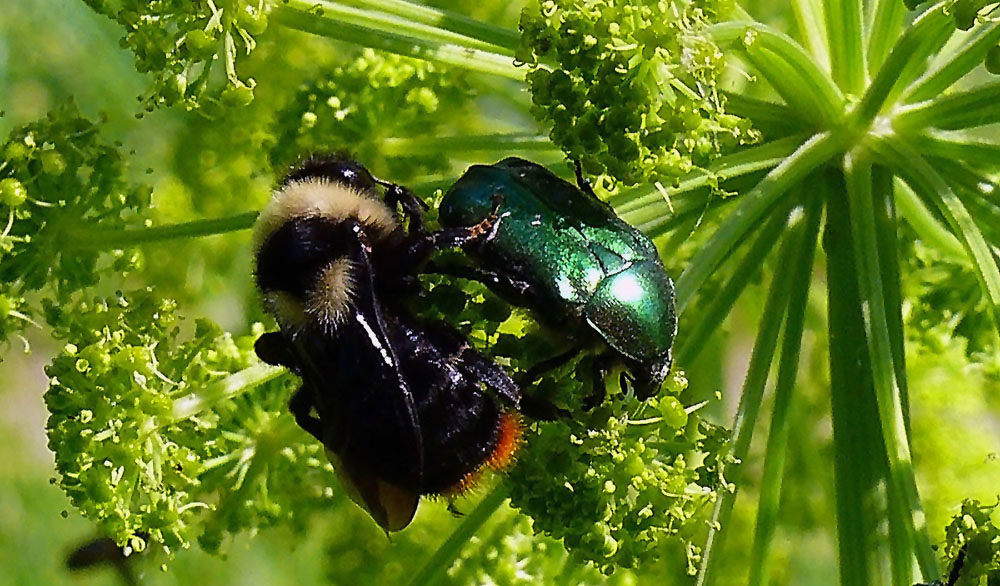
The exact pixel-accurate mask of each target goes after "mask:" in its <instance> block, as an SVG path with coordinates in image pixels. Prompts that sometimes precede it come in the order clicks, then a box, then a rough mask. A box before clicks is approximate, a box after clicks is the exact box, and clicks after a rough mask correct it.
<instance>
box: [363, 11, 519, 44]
mask: <svg viewBox="0 0 1000 586" xmlns="http://www.w3.org/2000/svg"><path fill="white" fill-rule="evenodd" d="M344 4H354V5H357V6H360V7H362V8H369V9H371V10H375V11H379V12H385V13H389V14H392V15H395V16H398V17H400V18H402V19H406V20H410V21H413V22H417V23H420V24H424V25H427V26H430V27H434V28H440V29H444V30H447V31H451V32H454V33H457V34H459V35H461V36H464V37H468V38H471V39H477V40H479V41H482V42H483V43H486V44H488V45H494V46H497V47H501V48H504V49H507V50H508V51H510V52H511V54H513V51H514V50H515V49H517V46H518V44H520V42H521V37H520V35H518V34H517V31H515V30H510V29H506V28H503V27H499V26H495V25H492V24H489V23H486V22H480V21H478V20H476V19H474V18H469V17H468V16H465V15H463V14H456V13H454V12H449V11H447V10H442V9H440V8H432V7H430V6H423V5H421V4H414V3H412V2H407V1H406V0H346V1H345V2H344Z"/></svg>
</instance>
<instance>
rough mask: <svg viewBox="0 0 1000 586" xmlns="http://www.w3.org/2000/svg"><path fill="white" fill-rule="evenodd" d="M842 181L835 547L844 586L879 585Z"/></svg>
mask: <svg viewBox="0 0 1000 586" xmlns="http://www.w3.org/2000/svg"><path fill="white" fill-rule="evenodd" d="M842 182H843V176H842V175H841V174H840V173H837V172H833V171H831V172H829V173H827V174H826V181H824V182H823V183H822V184H821V185H822V186H823V187H822V188H823V189H825V191H827V193H826V194H825V195H826V196H827V208H826V209H827V219H826V229H825V230H824V233H823V248H824V250H825V252H826V266H827V278H826V282H827V292H828V297H827V309H828V313H829V315H828V320H827V321H828V323H829V328H828V331H829V349H830V350H829V352H830V399H831V409H832V421H833V447H834V479H835V482H836V509H837V548H838V557H839V561H840V564H839V567H840V585H841V586H873V585H874V584H876V582H875V580H874V577H875V575H876V570H875V566H876V565H877V564H876V563H875V558H876V557H877V556H876V555H875V550H876V535H877V533H878V530H879V512H878V510H877V506H876V501H877V494H878V490H879V489H878V487H879V483H880V482H881V481H882V476H883V475H882V474H881V472H882V468H883V465H882V463H881V461H880V460H881V458H883V457H884V451H885V450H884V447H883V446H882V445H880V444H881V436H882V434H881V431H880V430H879V425H880V423H879V418H878V409H877V407H876V405H875V404H874V403H875V400H874V392H873V390H872V386H871V367H870V365H869V363H868V353H867V351H866V348H867V346H866V339H865V331H864V319H863V316H862V312H861V300H860V298H859V296H858V284H857V275H858V272H857V266H856V264H855V259H854V252H853V246H852V236H851V220H850V212H849V210H848V202H847V199H846V198H845V197H844V195H843V191H842V188H841V189H837V188H836V187H834V186H835V185H836V184H838V183H839V184H840V185H843V183H842Z"/></svg>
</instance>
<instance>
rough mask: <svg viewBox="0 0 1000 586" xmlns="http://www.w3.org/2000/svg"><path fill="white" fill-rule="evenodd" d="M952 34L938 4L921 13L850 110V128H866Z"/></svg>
mask: <svg viewBox="0 0 1000 586" xmlns="http://www.w3.org/2000/svg"><path fill="white" fill-rule="evenodd" d="M954 31H955V26H954V24H953V23H952V20H951V17H950V16H949V14H948V13H947V12H946V10H945V8H944V3H943V2H940V3H938V4H937V5H935V6H934V7H933V8H930V9H928V10H927V11H926V12H924V13H923V14H922V15H921V16H920V18H918V19H917V20H916V22H914V23H913V25H911V26H910V28H909V29H907V30H906V32H905V33H903V36H902V37H900V38H899V40H898V41H896V44H895V46H894V47H893V49H892V52H891V53H889V57H888V58H886V60H885V63H883V64H882V67H881V68H879V70H878V74H877V75H876V76H875V79H874V80H872V82H871V84H870V85H869V86H868V90H867V91H866V92H865V95H864V97H863V98H862V99H861V102H860V103H859V104H858V106H857V108H856V109H855V111H854V114H853V119H852V125H853V126H854V128H856V129H866V128H868V127H869V126H871V123H872V121H874V120H875V117H876V116H878V114H879V112H881V111H882V109H883V107H884V106H885V105H886V104H892V103H893V102H894V101H895V99H896V97H897V96H898V95H899V94H900V93H901V92H902V91H903V90H904V89H905V88H906V86H907V85H908V84H909V83H910V82H911V81H912V79H913V77H915V76H916V75H919V73H920V71H922V68H923V67H924V64H925V62H926V59H927V58H928V57H929V56H930V55H932V54H933V53H934V51H936V50H937V49H938V48H940V47H941V46H942V45H943V44H944V43H945V42H947V40H948V38H949V37H951V35H952V34H953V33H954Z"/></svg>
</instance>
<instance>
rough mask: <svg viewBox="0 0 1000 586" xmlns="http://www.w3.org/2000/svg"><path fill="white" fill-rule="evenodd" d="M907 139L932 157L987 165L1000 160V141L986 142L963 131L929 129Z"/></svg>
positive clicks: (922, 152)
mask: <svg viewBox="0 0 1000 586" xmlns="http://www.w3.org/2000/svg"><path fill="white" fill-rule="evenodd" d="M906 140H907V142H909V143H910V144H912V145H913V146H914V148H916V149H917V150H918V151H920V153H921V154H924V155H928V156H931V157H941V158H943V159H951V160H958V161H965V162H966V163H972V164H974V165H985V166H992V165H995V164H996V162H997V161H1000V143H995V142H986V141H984V140H980V139H977V138H972V137H970V136H968V135H966V134H964V133H961V132H941V131H935V130H933V129H928V130H926V131H924V132H923V134H918V135H915V136H909V135H908V136H907V137H906Z"/></svg>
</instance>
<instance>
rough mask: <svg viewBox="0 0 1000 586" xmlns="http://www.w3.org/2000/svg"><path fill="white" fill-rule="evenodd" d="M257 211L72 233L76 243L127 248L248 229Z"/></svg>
mask: <svg viewBox="0 0 1000 586" xmlns="http://www.w3.org/2000/svg"><path fill="white" fill-rule="evenodd" d="M257 214H258V212H246V213H242V214H237V215H235V216H229V217H228V218H215V219H211V220H195V221H193V222H184V223H181V224H170V225H167V226H155V227H152V228H124V229H121V230H99V231H92V232H83V231H81V232H78V233H77V232H71V233H70V234H69V235H68V236H69V239H70V240H71V241H72V242H73V244H74V245H76V246H82V247H86V248H105V249H116V248H125V247H128V246H135V245H137V244H145V243H149V242H162V241H164V240H174V239H177V238H198V237H201V236H214V235H216V234H225V233H227V232H237V231H240V230H248V229H250V228H252V227H253V224H254V222H255V221H257Z"/></svg>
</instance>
